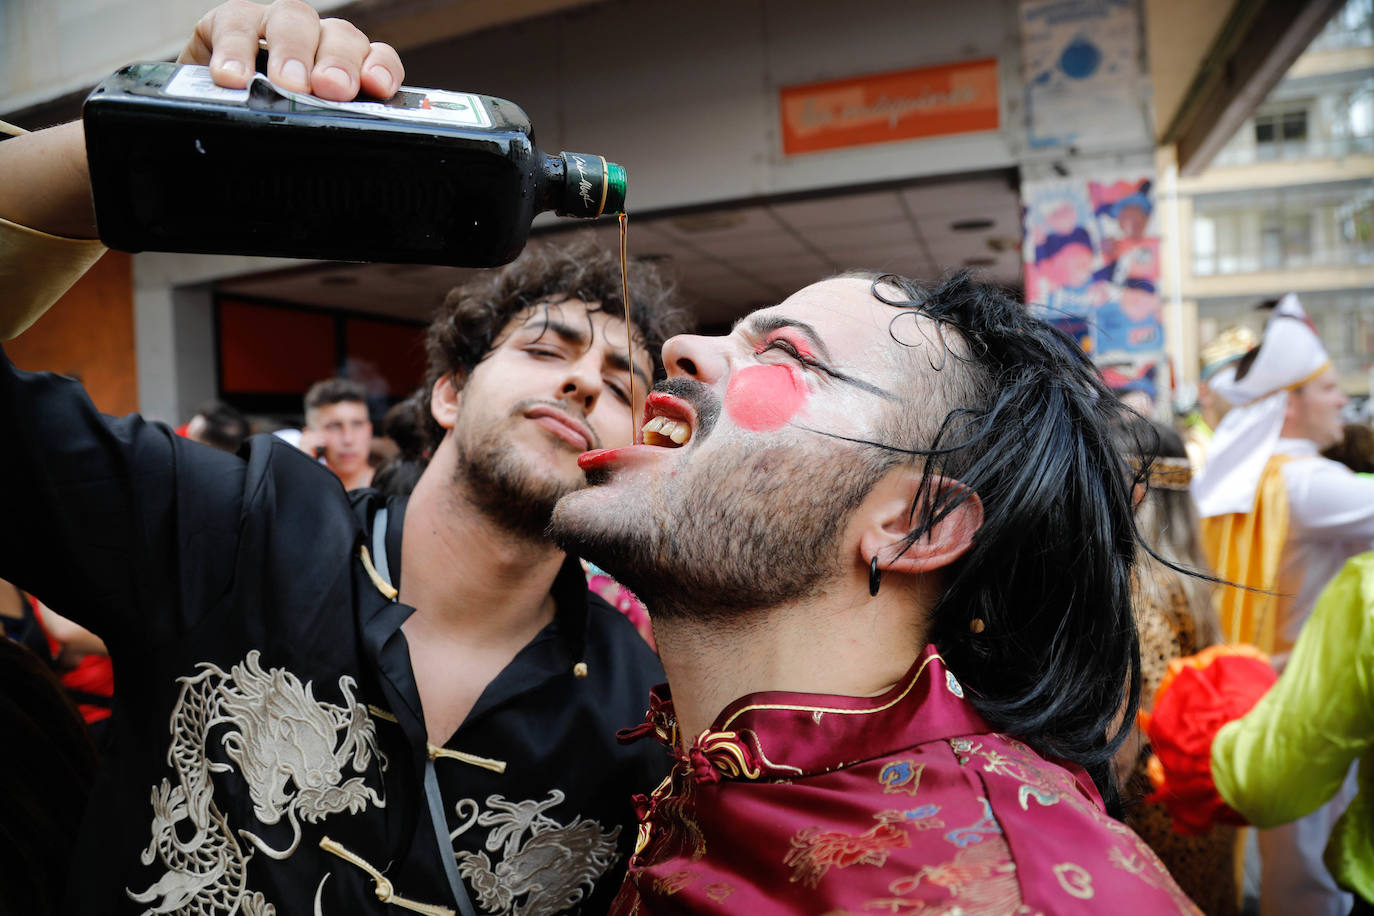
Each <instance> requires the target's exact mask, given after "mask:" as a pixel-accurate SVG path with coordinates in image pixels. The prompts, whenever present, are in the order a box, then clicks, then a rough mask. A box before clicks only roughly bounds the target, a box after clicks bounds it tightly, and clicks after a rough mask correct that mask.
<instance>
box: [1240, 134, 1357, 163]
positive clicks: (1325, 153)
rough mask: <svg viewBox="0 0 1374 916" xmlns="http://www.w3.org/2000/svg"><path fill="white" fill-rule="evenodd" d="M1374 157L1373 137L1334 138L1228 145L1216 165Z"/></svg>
mask: <svg viewBox="0 0 1374 916" xmlns="http://www.w3.org/2000/svg"><path fill="white" fill-rule="evenodd" d="M1370 154H1374V136H1368V137H1332V138H1329V139H1325V140H1318V139H1315V138H1314V139H1309V140H1286V141H1283V142H1276V143H1257V144H1255V145H1254V146H1234V147H1233V146H1227V147H1225V148H1223V149H1222V151H1221V152H1220V153H1218V154H1217V158H1216V161H1215V163H1214V165H1218V166H1225V165H1254V164H1255V163H1258V162H1300V161H1304V160H1309V159H1343V158H1345V157H1346V156H1360V155H1370Z"/></svg>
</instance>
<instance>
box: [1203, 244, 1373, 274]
mask: <svg viewBox="0 0 1374 916" xmlns="http://www.w3.org/2000/svg"><path fill="white" fill-rule="evenodd" d="M1367 264H1374V245H1351V246H1343V247H1336V248H1315V249H1311V250H1308V251H1287V252H1285V251H1272V250H1270V251H1265V250H1260V249H1254V248H1247V249H1241V250H1239V251H1222V252H1216V253H1200V252H1194V253H1193V276H1195V277H1212V276H1221V275H1226V274H1249V273H1258V272H1260V271H1264V270H1298V269H1302V268H1311V267H1361V266H1364V265H1367Z"/></svg>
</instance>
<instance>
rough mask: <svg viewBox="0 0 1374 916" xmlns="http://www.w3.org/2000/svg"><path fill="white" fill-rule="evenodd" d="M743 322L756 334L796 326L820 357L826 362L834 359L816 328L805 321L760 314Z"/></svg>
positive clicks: (760, 334)
mask: <svg viewBox="0 0 1374 916" xmlns="http://www.w3.org/2000/svg"><path fill="white" fill-rule="evenodd" d="M745 322H746V323H747V324H748V325H749V330H750V331H752V332H753V333H754V334H755V335H758V336H762V335H764V334H767V333H769V332H770V331H777V330H781V329H782V328H796V329H797V330H798V331H801V332H802V334H804V335H806V337H807V338H808V339H809V340H810V342H811V344H812V345H813V346H814V347H815V348H816V352H817V353H818V354H819V355H820V356H821V358H822V359H824V360H825V361H826V362H827V363H829V362H833V361H834V357H832V356H831V355H830V350H829V348H828V347H826V345H825V341H823V340H821V335H819V334H817V333H816V329H815V328H813V327H812V326H811V325H809V324H807V323H806V322H805V321H798V320H797V319H795V318H788V317H786V316H785V315H760V316H759V317H757V318H755V317H753V316H750V317H749V318H746V319H745Z"/></svg>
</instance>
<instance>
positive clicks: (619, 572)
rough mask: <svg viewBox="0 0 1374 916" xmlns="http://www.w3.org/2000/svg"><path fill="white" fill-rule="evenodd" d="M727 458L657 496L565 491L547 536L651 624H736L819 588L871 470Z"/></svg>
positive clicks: (809, 458) (831, 571)
mask: <svg viewBox="0 0 1374 916" xmlns="http://www.w3.org/2000/svg"><path fill="white" fill-rule="evenodd" d="M730 451H731V452H733V453H732V454H727V455H718V456H717V458H718V459H719V460H718V462H717V463H714V464H713V467H716V468H719V467H729V468H732V469H733V470H731V471H730V472H729V473H728V474H717V473H714V472H709V473H708V472H705V471H698V473H696V474H687V475H683V476H682V477H675V478H674V483H673V485H672V486H671V488H669V489H667V490H665V491H663V492H657V493H648V492H645V491H644V490H639V491H638V492H635V493H633V494H628V495H627V494H622V495H614V496H613V495H612V494H610V493H602V492H597V491H596V490H595V489H593V490H587V491H584V492H580V493H575V494H572V495H570V496H568V497H567V498H566V499H563V500H561V501H560V502H559V503H558V505H557V507H556V509H555V511H554V513H553V518H552V521H551V524H550V526H549V535H550V537H551V538H552V539H553V540H554V542H555V543H557V544H558V545H559V546H560V547H562V548H563V549H564V550H566V551H568V552H569V553H573V554H576V555H578V556H582V557H585V558H586V559H588V560H590V561H591V562H593V563H595V564H596V565H597V566H600V567H602V568H603V569H605V570H606V571H607V572H609V573H611V575H613V576H615V578H616V579H617V581H619V582H620V583H621V584H622V585H624V586H625V587H627V588H628V589H630V591H632V592H634V593H635V595H637V596H638V597H639V598H640V599H641V600H642V601H644V603H645V604H646V606H647V607H648V608H649V611H650V613H651V614H654V615H657V616H659V617H666V618H692V619H698V620H711V619H715V620H737V619H739V618H740V617H741V616H743V615H747V614H749V613H752V612H755V611H758V610H760V609H763V608H768V607H774V606H777V605H779V604H782V603H784V602H787V601H792V600H796V599H799V598H802V597H804V596H806V595H808V594H812V593H814V592H816V591H818V590H820V589H822V588H824V587H825V585H826V583H828V582H829V581H830V580H831V579H832V578H833V577H834V576H835V575H836V574H837V572H838V569H837V564H838V561H837V551H838V539H839V537H840V535H841V533H842V531H843V528H844V525H845V523H846V522H847V520H848V518H849V516H850V514H851V513H852V511H853V509H854V508H855V507H856V506H857V505H858V504H859V503H860V502H861V501H862V499H863V497H864V496H865V495H866V494H867V493H868V491H869V489H871V487H872V485H873V483H874V481H875V480H876V475H877V474H878V473H880V471H878V470H876V469H874V468H872V467H871V466H868V465H865V464H864V463H862V462H856V461H855V460H854V459H853V456H852V455H839V456H830V457H828V458H827V457H819V456H817V455H816V454H814V453H813V452H810V451H807V450H797V449H793V448H788V447H781V448H770V447H764V448H757V447H750V448H739V449H738V450H730ZM636 483H638V481H636ZM628 485H629V483H628V482H627V483H626V486H628Z"/></svg>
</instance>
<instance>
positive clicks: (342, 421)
mask: <svg viewBox="0 0 1374 916" xmlns="http://www.w3.org/2000/svg"><path fill="white" fill-rule="evenodd" d="M299 444H300V448H301V450H302V451H304V452H306V453H307V454H309V455H313V456H315V457H317V458H323V459H324V463H325V466H326V467H328V468H329V470H331V471H333V472H334V474H335V475H336V476H337V477H338V478H339V480H341V481H343V485H344V489H345V490H357V489H360V488H362V487H369V486H371V485H372V475H373V473H374V472H373V468H372V465H371V464H370V463H369V461H368V456H369V454H370V453H371V449H372V420H371V418H370V417H369V416H368V412H367V396H366V394H365V392H364V391H363V389H362V386H360V385H358V384H357V383H356V382H353V381H351V380H349V379H346V378H331V379H325V380H324V381H322V382H316V383H315V384H313V385H311V386H310V390H309V391H307V392H306V393H305V428H304V429H303V430H301V438H300V443H299Z"/></svg>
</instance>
